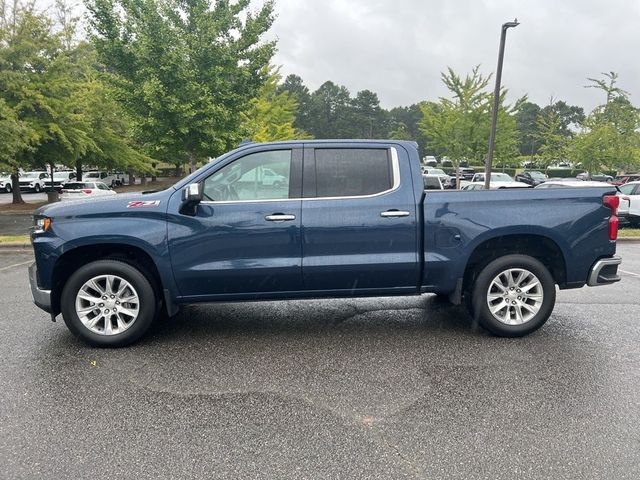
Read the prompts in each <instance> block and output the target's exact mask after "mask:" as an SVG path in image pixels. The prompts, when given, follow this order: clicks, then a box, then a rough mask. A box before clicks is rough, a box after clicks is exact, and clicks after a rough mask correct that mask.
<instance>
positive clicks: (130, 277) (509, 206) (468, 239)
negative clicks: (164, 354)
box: [29, 140, 620, 346]
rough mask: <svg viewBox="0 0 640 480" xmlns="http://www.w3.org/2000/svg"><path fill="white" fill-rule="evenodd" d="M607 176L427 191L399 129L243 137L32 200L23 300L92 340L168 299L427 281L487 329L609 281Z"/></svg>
mask: <svg viewBox="0 0 640 480" xmlns="http://www.w3.org/2000/svg"><path fill="white" fill-rule="evenodd" d="M615 194H616V189H615V187H611V186H608V185H603V187H602V188H584V189H579V188H567V189H550V190H533V189H514V190H489V191H472V192H461V191H425V190H424V186H423V179H422V175H421V170H420V159H419V156H418V152H417V149H416V145H415V143H413V142H405V141H355V140H342V141H299V142H278V143H264V144H247V145H244V146H241V147H240V148H238V149H236V150H233V151H231V152H229V153H227V154H225V155H222V156H221V157H219V158H217V159H216V160H215V161H212V162H210V163H209V164H207V165H205V166H204V167H202V168H201V169H199V170H198V171H196V172H194V173H193V174H191V175H189V176H188V177H186V178H184V179H183V180H181V181H179V182H178V183H177V184H175V185H174V186H173V187H171V188H168V189H167V190H164V191H160V192H150V193H143V194H129V195H126V194H119V195H115V196H112V197H109V198H100V199H98V198H97V199H95V200H94V201H82V202H70V203H66V204H65V203H58V204H53V205H49V206H46V207H43V208H40V209H38V210H37V211H36V213H35V215H34V229H33V232H32V236H31V238H32V243H33V247H34V251H35V258H36V261H35V263H34V264H33V265H32V266H31V267H30V269H29V276H30V282H31V289H32V293H33V297H34V300H35V303H36V305H38V306H39V307H40V308H42V309H43V310H45V311H47V312H49V313H50V314H51V317H52V318H53V319H54V320H55V317H56V316H57V315H58V314H60V313H62V316H63V318H64V321H65V323H66V324H67V326H68V328H69V329H70V330H71V331H72V332H73V333H74V334H75V335H77V336H78V337H80V338H82V339H83V340H85V341H86V342H88V343H90V344H92V345H100V346H121V345H126V344H129V343H131V342H133V341H135V340H137V339H138V338H140V337H141V336H142V335H143V334H144V333H145V332H146V331H147V329H148V328H149V326H150V325H151V323H152V322H153V320H154V318H156V317H157V316H158V315H161V314H165V315H170V316H171V315H175V314H176V312H177V311H178V308H179V306H180V305H182V304H189V303H196V302H218V301H225V302H228V301H246V300H276V299H294V298H321V297H358V296H386V295H420V294H423V293H435V294H436V295H439V296H442V297H446V298H448V299H449V300H450V301H451V302H452V303H454V304H460V303H465V304H466V305H467V307H468V309H469V311H470V312H471V314H472V315H473V316H474V318H475V319H476V320H477V321H478V322H479V324H480V325H482V326H483V327H484V328H486V329H487V330H489V331H490V332H492V333H494V334H496V335H501V336H522V335H526V334H528V333H530V332H532V331H534V330H536V329H537V328H539V327H540V326H542V325H543V324H544V323H545V322H546V320H547V319H548V318H549V316H550V314H551V311H552V309H553V307H554V303H555V297H556V285H557V286H558V287H559V288H560V289H567V288H579V287H582V286H584V285H589V286H596V285H604V284H610V283H613V282H616V281H618V280H619V277H618V275H617V269H618V265H619V264H620V258H618V257H616V256H615V251H616V241H615V240H616V237H617V216H616V211H617V202H618V197H617V196H616V195H615Z"/></svg>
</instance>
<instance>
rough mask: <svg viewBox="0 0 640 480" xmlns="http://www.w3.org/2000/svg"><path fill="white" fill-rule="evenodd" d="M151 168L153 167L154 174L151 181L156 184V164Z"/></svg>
mask: <svg viewBox="0 0 640 480" xmlns="http://www.w3.org/2000/svg"><path fill="white" fill-rule="evenodd" d="M151 166H152V167H153V174H152V175H151V181H152V182H155V181H156V180H157V177H156V163H155V162H154V163H152V164H151Z"/></svg>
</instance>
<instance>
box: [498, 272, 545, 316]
mask: <svg viewBox="0 0 640 480" xmlns="http://www.w3.org/2000/svg"><path fill="white" fill-rule="evenodd" d="M543 300H544V293H543V290H542V283H541V282H540V280H539V279H538V277H536V276H535V275H534V274H533V273H531V272H530V271H529V270H525V269H524V268H510V269H508V270H505V271H503V272H501V273H499V274H498V275H496V277H495V278H494V279H493V281H492V282H491V284H490V285H489V290H488V291H487V305H488V306H489V312H491V315H492V316H493V317H494V318H495V319H496V320H498V321H499V322H502V323H504V324H506V325H522V324H523V323H527V322H528V321H530V320H531V319H532V318H533V317H535V316H536V314H537V313H538V312H539V311H540V308H541V307H542V302H543Z"/></svg>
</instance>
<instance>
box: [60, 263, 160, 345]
mask: <svg viewBox="0 0 640 480" xmlns="http://www.w3.org/2000/svg"><path fill="white" fill-rule="evenodd" d="M156 304H157V302H156V297H155V294H154V291H153V287H152V286H151V283H150V282H149V279H147V277H146V276H145V275H144V274H143V273H142V272H141V271H140V270H138V269H137V268H135V267H134V266H132V265H130V264H128V263H124V262H121V261H119V260H98V261H96V262H92V263H89V264H87V265H85V266H83V267H81V268H79V269H78V270H77V271H76V272H75V273H74V274H73V275H72V276H71V277H70V278H69V280H68V281H67V283H66V285H65V286H64V289H63V290H62V298H61V305H60V306H61V310H62V316H63V318H64V321H65V323H66V325H67V327H68V328H69V330H71V332H72V333H73V334H75V335H76V336H78V337H80V338H81V339H82V340H84V341H85V342H87V343H89V344H90V345H94V346H100V347H121V346H125V345H129V344H131V343H133V342H135V341H136V340H138V339H139V338H140V337H142V335H144V333H145V332H146V331H147V329H148V328H149V326H150V325H151V323H152V322H153V320H154V318H155V316H156Z"/></svg>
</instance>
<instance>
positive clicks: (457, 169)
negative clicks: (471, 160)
mask: <svg viewBox="0 0 640 480" xmlns="http://www.w3.org/2000/svg"><path fill="white" fill-rule="evenodd" d="M453 165H454V166H455V168H456V190H460V168H459V167H458V160H456V161H454V162H453Z"/></svg>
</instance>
